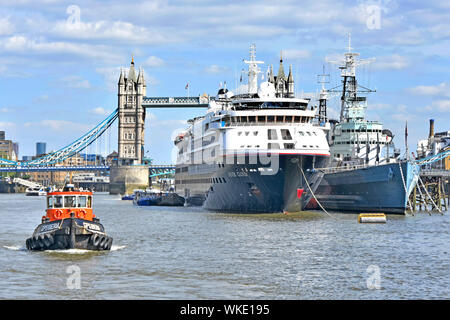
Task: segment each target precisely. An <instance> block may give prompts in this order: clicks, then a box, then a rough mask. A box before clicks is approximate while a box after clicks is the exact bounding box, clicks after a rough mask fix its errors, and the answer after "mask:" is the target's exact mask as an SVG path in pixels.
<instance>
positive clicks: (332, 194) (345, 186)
mask: <svg viewBox="0 0 450 320" xmlns="http://www.w3.org/2000/svg"><path fill="white" fill-rule="evenodd" d="M400 165H401V169H400V166H399V163H389V164H384V165H378V166H370V167H366V168H360V169H354V170H347V171H342V172H334V173H325V175H324V176H323V179H322V182H321V183H320V185H319V187H318V188H317V191H316V194H315V195H316V197H317V199H318V200H319V202H320V203H321V205H322V206H323V207H324V208H325V209H327V210H332V211H342V212H355V211H356V212H383V213H397V214H404V213H405V212H406V209H407V205H408V198H409V195H410V193H411V191H412V190H413V188H414V186H415V184H416V183H417V175H418V173H419V170H420V169H419V168H418V167H417V166H416V165H413V164H411V163H409V162H401V164H400ZM402 176H403V178H402ZM317 207H318V206H317V202H315V201H314V200H312V201H311V202H310V204H309V205H308V206H307V208H317Z"/></svg>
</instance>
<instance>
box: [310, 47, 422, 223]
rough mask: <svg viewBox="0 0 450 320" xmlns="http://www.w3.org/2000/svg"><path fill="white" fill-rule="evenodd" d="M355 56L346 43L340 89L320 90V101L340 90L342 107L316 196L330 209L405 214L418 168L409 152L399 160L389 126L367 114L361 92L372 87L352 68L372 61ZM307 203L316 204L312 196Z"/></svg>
mask: <svg viewBox="0 0 450 320" xmlns="http://www.w3.org/2000/svg"><path fill="white" fill-rule="evenodd" d="M358 56H359V54H358V53H355V52H352V51H351V47H350V44H349V49H348V52H347V53H345V58H344V60H343V61H341V62H340V63H341V66H340V67H339V69H341V77H342V86H341V88H339V89H340V92H339V90H337V91H336V90H335V89H336V88H333V89H329V90H325V89H322V92H321V105H323V104H325V102H324V101H326V98H327V94H329V93H330V92H339V93H340V97H341V110H340V120H339V121H338V122H337V121H335V122H334V123H333V121H331V122H332V129H331V130H330V132H329V133H330V153H331V157H330V160H331V163H330V164H329V166H328V167H327V168H322V169H320V171H322V172H323V173H324V176H323V179H322V181H321V183H320V185H319V187H318V188H317V191H316V194H315V195H316V197H317V200H318V202H319V203H320V204H321V205H322V206H323V207H324V208H325V209H328V210H333V211H343V212H352V211H358V212H383V213H399V214H403V213H405V212H406V210H407V208H408V205H409V195H410V193H411V191H412V190H413V188H414V187H415V185H416V183H417V180H418V176H419V170H420V168H419V167H418V166H417V165H415V164H414V163H413V162H412V161H408V154H407V155H406V157H405V159H400V151H399V150H398V149H395V146H394V143H393V138H394V136H393V134H392V132H391V131H390V130H387V129H383V124H382V123H381V122H380V121H370V120H367V119H366V109H367V97H366V96H364V95H363V94H364V93H369V92H372V90H370V89H368V88H365V87H363V86H360V85H359V84H358V81H357V79H356V68H357V67H358V66H360V65H362V64H365V63H368V62H370V60H361V59H359V58H358ZM405 134H406V133H405ZM307 208H318V203H317V201H316V199H312V200H311V202H310V204H309V205H308V206H307Z"/></svg>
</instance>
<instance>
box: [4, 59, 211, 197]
mask: <svg viewBox="0 0 450 320" xmlns="http://www.w3.org/2000/svg"><path fill="white" fill-rule="evenodd" d="M146 89H147V85H146V82H145V79H144V71H143V69H142V68H139V70H136V68H135V65H134V60H133V59H132V60H131V65H130V68H129V70H128V73H126V72H125V71H124V70H123V69H122V70H121V71H120V75H119V81H118V101H117V109H115V110H114V112H113V113H111V114H110V115H109V116H108V117H107V118H106V119H105V120H103V121H102V122H101V123H99V124H98V125H97V126H96V127H95V128H93V129H92V130H90V131H89V132H88V133H86V134H85V135H83V136H82V137H80V138H79V139H77V140H75V141H74V142H72V143H70V144H69V145H67V146H66V147H64V148H61V149H59V150H57V151H55V152H52V153H49V154H47V155H45V156H42V157H39V158H36V159H33V160H30V161H13V160H8V159H2V158H0V172H44V171H108V170H109V171H110V181H111V182H110V193H114V194H115V193H122V194H123V193H128V192H130V191H131V190H133V189H136V188H144V187H147V186H148V183H149V176H150V177H156V176H160V175H167V174H170V173H174V172H175V166H173V165H152V166H149V165H144V164H143V156H144V132H145V128H144V125H145V110H146V109H147V108H207V107H208V105H209V102H210V101H211V100H213V98H211V97H209V96H208V95H206V94H205V95H203V96H198V97H147V96H146ZM116 119H118V141H117V147H118V157H117V164H114V165H111V166H107V165H100V166H90V165H83V166H61V165H57V164H60V163H61V162H62V161H64V160H66V159H68V158H71V157H73V156H75V155H76V154H78V153H80V152H81V151H83V150H85V149H86V148H87V147H88V146H90V145H91V144H93V143H94V142H95V141H97V139H99V138H100V136H102V134H104V133H105V132H106V131H107V130H109V129H110V127H111V125H112V124H113V123H114V121H115V120H116Z"/></svg>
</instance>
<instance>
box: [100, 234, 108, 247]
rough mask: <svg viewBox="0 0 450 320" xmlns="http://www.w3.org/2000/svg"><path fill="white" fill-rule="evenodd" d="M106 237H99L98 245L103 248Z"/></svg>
mask: <svg viewBox="0 0 450 320" xmlns="http://www.w3.org/2000/svg"><path fill="white" fill-rule="evenodd" d="M107 242H108V241H107V237H101V239H100V244H99V245H100V247H101V248H103V247H104V246H105V243H107Z"/></svg>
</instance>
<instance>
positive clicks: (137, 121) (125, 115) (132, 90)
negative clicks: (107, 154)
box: [118, 59, 147, 165]
mask: <svg viewBox="0 0 450 320" xmlns="http://www.w3.org/2000/svg"><path fill="white" fill-rule="evenodd" d="M118 89H119V90H118V91H119V93H118V108H119V117H118V121H119V123H118V127H119V134H118V148H119V159H118V160H119V163H120V165H139V164H141V163H142V159H143V156H144V123H145V108H143V106H142V101H143V97H145V95H146V89H147V86H146V84H145V79H144V71H143V70H142V69H139V74H138V75H137V76H136V70H135V67H134V59H131V66H130V71H129V72H128V76H126V75H125V74H124V72H123V71H121V72H120V76H119V83H118Z"/></svg>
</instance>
